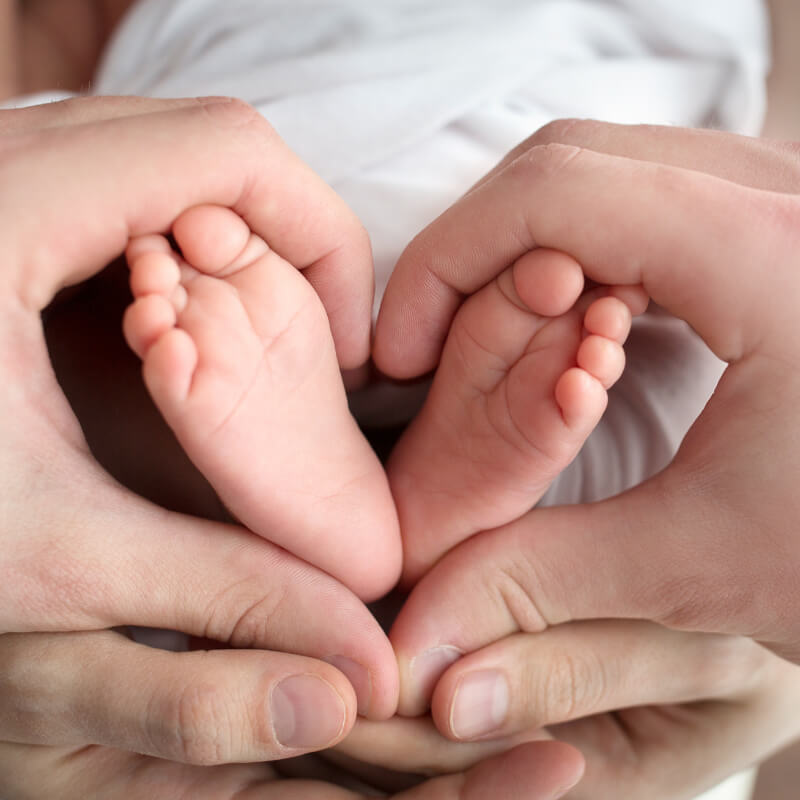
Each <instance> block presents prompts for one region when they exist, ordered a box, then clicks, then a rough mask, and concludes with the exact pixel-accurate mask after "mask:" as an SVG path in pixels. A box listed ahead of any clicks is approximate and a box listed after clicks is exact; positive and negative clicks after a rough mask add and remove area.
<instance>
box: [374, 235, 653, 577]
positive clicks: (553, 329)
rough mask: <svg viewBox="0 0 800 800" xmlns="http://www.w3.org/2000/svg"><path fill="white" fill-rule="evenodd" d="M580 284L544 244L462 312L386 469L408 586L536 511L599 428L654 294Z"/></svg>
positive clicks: (577, 272)
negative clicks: (637, 321)
mask: <svg viewBox="0 0 800 800" xmlns="http://www.w3.org/2000/svg"><path fill="white" fill-rule="evenodd" d="M582 289H583V273H582V271H581V269H580V266H579V265H578V264H577V263H576V262H575V261H573V260H572V259H571V258H569V257H568V256H566V255H564V254H562V253H557V252H554V251H548V250H536V251H533V252H531V253H528V254H527V255H525V256H523V257H522V258H520V259H519V261H517V262H516V264H514V266H512V267H510V268H509V269H507V270H506V271H505V272H504V273H503V274H501V275H500V276H499V277H498V278H497V279H496V280H494V281H493V282H492V283H491V284H489V285H488V286H486V287H484V288H483V289H482V290H481V291H479V292H478V293H476V294H475V295H473V296H472V297H471V298H469V299H468V300H467V301H466V302H465V303H464V305H463V306H462V307H461V309H460V310H459V312H458V314H457V315H456V318H455V319H454V321H453V325H452V327H451V330H450V333H449V336H448V339H447V342H446V344H445V347H444V351H443V353H442V358H441V362H440V364H439V367H438V369H437V372H436V376H435V378H434V380H433V384H432V386H431V390H430V393H429V395H428V398H427V400H426V402H425V405H424V407H423V409H422V411H421V412H420V413H419V415H418V416H417V417H416V419H415V420H414V421H413V422H412V424H411V425H410V426H409V428H408V430H407V431H406V432H405V433H404V435H403V437H402V438H401V440H400V442H399V443H398V445H397V447H396V448H395V450H394V452H393V453H392V456H391V458H390V460H389V464H388V466H387V471H388V474H389V482H390V484H391V487H392V492H393V494H394V497H395V502H396V504H397V509H398V513H399V516H400V530H401V532H402V536H403V548H404V566H403V578H404V581H405V582H408V583H411V582H414V581H416V580H417V579H418V578H419V577H420V575H421V574H422V573H424V572H425V571H426V570H427V569H428V568H429V567H430V566H431V565H432V564H433V563H434V562H435V561H437V560H438V559H439V558H440V557H441V556H442V555H443V554H444V553H445V552H447V551H448V550H449V549H450V548H452V547H454V546H455V545H456V544H458V543H459V542H461V541H463V540H464V539H466V538H468V537H470V536H472V535H473V534H475V533H477V532H479V531H483V530H488V529H491V528H495V527H498V526H500V525H503V524H506V523H508V522H511V521H512V520H514V519H516V518H517V517H519V516H520V515H521V514H523V513H525V512H526V511H528V510H529V509H530V508H531V507H532V506H533V505H534V504H535V503H536V502H537V501H538V500H539V498H540V497H541V496H542V495H543V494H544V492H545V491H546V490H547V488H548V486H549V485H550V483H551V482H552V481H553V479H554V478H555V477H556V476H557V475H558V474H559V473H560V472H561V471H562V470H563V469H564V468H565V467H566V466H567V465H568V464H569V462H570V461H572V459H573V458H574V457H575V456H576V454H577V453H578V451H579V450H580V448H581V446H582V445H583V442H584V441H585V440H586V437H587V436H588V435H589V434H590V433H591V431H592V430H593V429H594V427H595V426H596V425H597V423H598V421H599V420H600V417H601V416H602V414H603V411H604V410H605V407H606V403H607V395H606V390H607V389H608V388H609V387H610V386H611V385H612V384H613V383H614V382H615V381H616V380H617V379H618V378H619V377H620V375H621V374H622V370H623V367H624V363H625V355H624V351H623V349H622V343H623V342H624V340H625V338H626V337H627V335H628V332H629V330H630V325H631V313H632V311H633V312H635V313H641V312H642V311H644V308H645V307H646V305H647V298H646V296H645V295H644V291H643V290H642V289H639V288H634V287H618V288H617V289H607V288H605V289H601V288H597V289H593V290H590V291H588V292H586V293H585V294H584V295H583V296H581V291H582ZM615 295H616V296H615ZM576 301H577V302H576Z"/></svg>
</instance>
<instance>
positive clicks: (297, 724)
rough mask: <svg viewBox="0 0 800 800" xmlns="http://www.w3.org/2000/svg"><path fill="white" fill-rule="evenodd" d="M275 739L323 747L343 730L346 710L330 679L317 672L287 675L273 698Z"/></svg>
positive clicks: (290, 743) (285, 744)
mask: <svg viewBox="0 0 800 800" xmlns="http://www.w3.org/2000/svg"><path fill="white" fill-rule="evenodd" d="M270 712H271V714H272V728H273V730H274V731H275V738H276V739H277V740H278V741H279V742H280V743H281V744H282V745H283V746H284V747H299V748H320V747H325V746H326V745H329V744H330V743H331V742H333V741H334V740H335V739H336V738H337V737H338V736H339V735H340V734H341V732H342V728H343V727H344V723H345V719H346V714H347V710H346V708H345V704H344V700H342V698H341V697H340V696H339V693H338V692H337V691H336V690H335V689H334V688H333V686H331V685H330V684H329V683H328V682H327V681H324V680H322V679H321V678H317V677H316V676H314V675H292V676H291V677H290V678H284V679H283V680H282V681H281V682H280V683H279V684H278V685H277V686H276V687H275V688H274V689H273V690H272V696H271V697H270Z"/></svg>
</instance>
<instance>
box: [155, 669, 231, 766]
mask: <svg viewBox="0 0 800 800" xmlns="http://www.w3.org/2000/svg"><path fill="white" fill-rule="evenodd" d="M167 722H168V725H167V726H166V727H165V728H164V729H163V730H161V732H160V734H159V735H158V736H157V739H161V740H162V741H163V740H164V739H167V741H166V742H163V743H164V744H165V745H166V750H167V753H168V754H171V755H172V757H173V758H176V759H177V760H178V761H181V762H183V763H186V764H193V765H196V766H213V765H215V764H221V763H225V762H227V761H230V760H231V757H232V753H233V747H232V744H233V742H232V734H233V731H234V730H235V729H236V726H234V725H232V724H231V722H232V720H231V715H230V710H229V708H228V704H227V702H226V700H225V698H224V696H223V693H222V691H221V690H220V689H219V688H218V687H216V686H214V685H212V684H210V683H190V684H189V685H187V686H186V687H184V688H183V690H182V691H180V692H179V693H177V696H176V698H175V700H174V702H173V703H172V706H171V708H170V710H169V711H168V713H167ZM159 750H161V748H159Z"/></svg>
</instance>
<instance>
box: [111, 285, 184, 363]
mask: <svg viewBox="0 0 800 800" xmlns="http://www.w3.org/2000/svg"><path fill="white" fill-rule="evenodd" d="M175 320H176V315H175V308H174V307H173V305H172V303H170V301H169V300H168V299H167V298H165V297H162V296H161V295H158V294H148V295H145V296H144V297H139V298H137V299H136V300H134V301H133V303H131V305H129V306H128V308H127V309H126V310H125V315H124V316H123V318H122V331H123V333H124V335H125V340H126V341H127V342H128V346H129V347H130V348H131V350H133V352H134V353H136V355H137V356H139V358H142V359H143V358H144V357H145V354H146V353H147V352H148V350H149V349H150V348H151V347H152V346H153V344H154V343H155V342H156V341H157V340H158V339H159V338H160V337H161V336H163V335H164V334H165V333H166V332H167V331H169V330H170V328H173V327H174V326H175Z"/></svg>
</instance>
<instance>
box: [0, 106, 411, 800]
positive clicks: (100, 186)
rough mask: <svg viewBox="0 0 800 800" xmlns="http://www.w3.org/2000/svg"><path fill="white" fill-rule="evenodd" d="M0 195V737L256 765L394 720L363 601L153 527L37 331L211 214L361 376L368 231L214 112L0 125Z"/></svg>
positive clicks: (258, 132)
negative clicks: (134, 239)
mask: <svg viewBox="0 0 800 800" xmlns="http://www.w3.org/2000/svg"><path fill="white" fill-rule="evenodd" d="M0 187H1V188H0V239H1V240H2V242H3V256H4V259H3V266H2V270H1V271H0V306H1V307H2V314H0V375H2V384H3V392H2V396H0V441H1V442H2V447H1V448H0V452H1V453H2V455H0V495H1V496H2V498H3V501H2V516H1V517H0V518H1V519H2V527H1V528H0V536H2V547H0V578H2V580H0V633H2V634H4V635H3V636H2V637H0V642H2V669H0V739H3V740H12V741H16V742H19V743H26V744H27V743H30V744H38V745H63V746H73V747H74V746H82V745H96V744H103V745H109V746H112V747H119V748H124V749H129V750H134V751H138V752H141V753H148V754H152V755H155V756H159V757H163V758H169V759H175V760H178V761H185V762H190V763H199V764H209V763H218V762H228V761H263V760H266V759H272V758H282V757H286V756H288V755H296V754H297V753H298V752H304V751H307V750H310V749H317V748H321V747H325V746H327V745H330V744H331V743H334V742H336V741H338V740H339V739H340V738H341V737H343V736H344V735H345V734H346V732H347V731H348V730H349V728H350V727H351V726H352V724H353V721H354V719H355V717H356V713H357V711H361V713H363V714H366V715H368V716H372V717H378V718H380V717H386V716H388V715H390V714H391V713H393V711H394V708H395V704H396V694H397V674H396V665H395V661H394V657H393V654H392V651H391V648H390V646H389V643H388V641H387V640H386V637H385V636H384V634H383V633H382V631H381V630H380V628H379V626H378V625H377V623H376V622H375V620H374V619H373V618H372V616H371V615H370V614H369V612H368V611H367V609H366V608H365V607H364V606H363V604H362V603H361V602H360V601H359V600H358V599H357V598H356V597H355V596H354V595H352V594H351V593H350V592H349V591H347V590H346V589H344V588H343V587H342V586H340V585H339V584H338V583H337V582H335V581H334V580H333V579H332V578H330V577H329V576H327V575H325V574H324V573H322V572H320V571H318V570H316V569H313V568H311V567H309V566H307V565H305V564H304V563H302V562H300V561H299V560H297V559H295V558H293V557H292V556H290V555H289V554H287V553H286V552H285V551H283V550H281V549H280V548H277V547H275V546H272V545H270V544H269V543H268V542H265V541H263V540H260V539H258V538H256V537H254V536H253V535H252V534H250V533H249V532H248V531H246V530H244V529H242V528H239V527H237V526H227V525H222V524H217V523H213V522H205V521H200V520H197V519H194V518H191V517H187V516H182V515H180V514H174V513H169V512H166V511H164V510H163V509H160V508H158V507H157V506H155V505H153V504H151V503H148V502H146V501H145V500H143V499H141V498H139V497H137V496H135V495H134V494H132V493H131V492H129V491H127V490H125V489H124V488H122V487H121V486H120V485H119V484H117V483H116V482H114V481H113V480H112V479H111V478H110V477H109V476H108V475H107V474H106V473H105V472H104V471H103V470H102V469H100V467H99V466H98V465H97V463H96V462H95V461H94V459H93V458H92V456H91V455H90V453H89V450H88V448H87V446H86V443H85V440H84V437H83V434H82V431H81V428H80V426H79V424H78V422H77V420H76V419H75V417H74V416H73V413H72V411H71V409H70V407H69V405H68V403H67V401H66V399H65V398H64V395H63V394H62V392H61V390H60V389H59V386H58V384H57V382H56V380H55V378H54V375H53V372H52V369H51V366H50V361H49V358H48V351H47V348H46V346H45V341H44V336H43V332H42V323H41V312H42V309H44V308H45V306H47V305H48V303H49V302H50V301H51V300H52V298H53V297H54V295H55V294H56V293H57V292H58V290H59V289H61V288H62V287H64V286H67V285H71V284H74V283H77V282H80V281H82V280H84V279H85V278H87V277H89V276H90V275H92V274H93V273H95V272H98V271H99V270H100V269H102V268H103V267H104V266H105V265H106V264H107V263H108V262H109V261H111V260H112V259H113V258H114V257H116V256H117V255H119V254H120V253H121V252H122V251H123V250H124V248H125V246H126V244H127V242H128V240H129V238H130V237H131V236H134V235H139V234H146V233H155V232H162V233H163V232H167V231H168V230H169V228H170V225H171V222H172V221H173V220H174V219H175V217H176V215H177V214H179V213H180V212H181V211H182V210H184V209H186V208H188V207H191V206H193V205H195V204H198V203H206V202H212V203H219V204H222V205H226V206H229V207H231V208H234V209H235V210H236V211H237V212H238V213H239V214H240V215H241V216H242V217H243V218H244V219H246V220H247V222H248V223H249V225H250V226H251V228H252V229H253V230H254V231H256V232H258V233H259V234H260V235H262V236H263V237H264V238H265V239H266V240H268V241H269V242H270V243H271V246H272V247H274V248H275V249H276V250H277V251H278V252H280V253H281V254H282V255H284V256H285V257H286V258H288V259H290V260H291V261H292V262H293V263H295V264H297V265H299V267H300V268H304V269H305V274H306V275H307V277H308V279H309V280H310V281H311V282H312V283H313V284H314V286H315V287H316V288H317V290H318V292H319V294H320V296H321V297H322V298H323V301H324V303H325V305H326V308H327V311H328V313H329V315H330V319H331V325H332V329H333V331H334V334H335V336H336V340H337V347H338V354H339V357H340V360H341V362H342V364H343V365H345V366H355V365H357V364H359V363H360V362H361V361H363V360H364V358H365V357H366V354H367V351H368V338H369V323H370V306H371V295H372V279H371V258H370V252H369V246H368V242H367V239H366V236H365V234H364V231H363V229H362V227H361V225H360V224H359V223H358V222H357V220H356V219H355V218H354V217H353V215H352V213H351V212H350V211H349V210H348V209H347V208H346V207H345V206H344V205H343V204H342V202H341V201H340V200H339V199H338V198H337V197H336V195H335V194H334V193H333V192H332V190H330V189H329V188H328V187H327V186H325V184H324V183H323V182H322V181H320V180H319V179H318V178H317V177H316V176H314V175H313V173H311V172H310V171H309V170H308V169H307V168H306V167H305V166H304V165H303V164H302V163H300V162H299V161H298V160H297V159H296V157H295V156H293V155H292V154H291V153H290V152H289V151H288V149H287V148H286V147H285V146H284V145H283V143H282V142H281V141H280V140H279V139H278V138H277V136H276V135H275V134H274V132H273V131H272V129H271V128H270V127H269V126H268V125H267V123H266V122H264V121H263V119H262V118H261V117H260V116H259V115H258V114H256V112H254V111H253V110H252V109H250V108H248V107H247V106H245V105H244V104H242V103H239V102H237V101H229V100H224V99H208V100H200V101H197V100H181V101H155V100H142V99H135V98H117V99H115V98H104V99H92V100H79V101H70V102H67V103H64V104H54V105H49V106H41V107H36V108H31V109H26V110H22V111H8V112H0ZM125 625H140V626H145V627H158V628H168V629H174V630H179V631H184V632H186V633H188V634H191V635H195V636H201V637H209V638H212V639H216V640H219V641H223V642H227V643H230V644H231V645H232V646H234V647H240V648H251V649H249V650H247V651H243V650H230V651H224V652H223V651H219V652H212V653H208V654H199V653H165V652H159V651H156V650H152V649H150V648H146V647H144V646H142V645H137V644H134V643H133V642H131V641H129V640H128V639H126V638H124V637H123V636H120V635H118V634H115V633H113V632H110V631H109V630H106V629H109V628H113V627H115V626H125ZM59 631H77V632H78V633H74V634H72V635H70V636H55V635H52V634H54V633H55V632H59ZM35 632H36V633H35ZM81 632H82V633H81ZM271 650H276V651H285V652H286V653H293V654H295V655H288V654H284V652H270V651H271ZM325 662H328V663H325ZM348 678H349V680H348ZM351 684H352V685H351ZM34 760H35V759H34ZM32 763H33V762H32ZM40 796H41V795H40Z"/></svg>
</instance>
